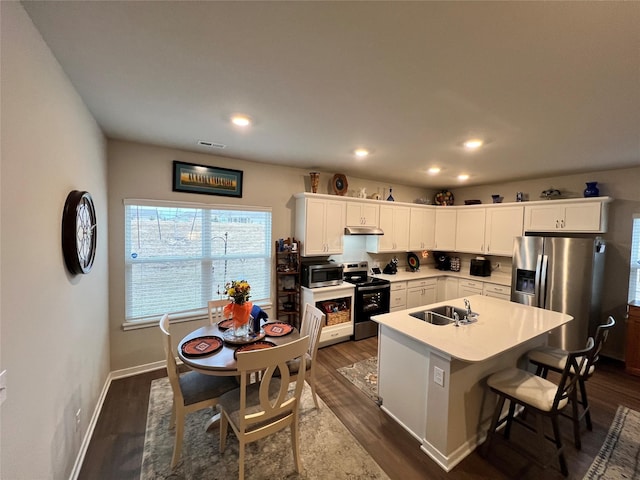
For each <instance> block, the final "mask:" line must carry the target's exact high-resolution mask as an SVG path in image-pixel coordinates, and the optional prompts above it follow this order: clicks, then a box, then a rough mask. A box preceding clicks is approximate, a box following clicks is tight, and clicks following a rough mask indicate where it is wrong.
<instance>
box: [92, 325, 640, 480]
mask: <svg viewBox="0 0 640 480" xmlns="http://www.w3.org/2000/svg"><path fill="white" fill-rule="evenodd" d="M377 348H378V347H377V339H376V338H369V339H366V340H361V341H359V342H344V343H340V344H337V345H333V346H330V347H326V348H322V349H320V350H319V352H318V357H319V363H318V383H319V385H318V393H319V395H320V397H321V398H322V399H323V400H324V402H325V403H326V404H327V405H328V406H329V407H330V408H331V410H332V411H333V412H334V413H335V414H336V415H337V416H338V418H339V419H340V420H341V421H342V423H344V424H345V425H346V426H347V428H348V429H349V430H350V431H351V433H352V434H353V435H354V436H355V437H356V438H357V439H358V441H359V442H360V443H361V444H362V446H363V447H364V448H365V449H366V450H367V451H368V452H369V453H370V455H371V456H372V457H373V458H374V459H375V461H376V462H378V464H379V465H380V466H381V467H382V468H383V469H384V471H385V472H386V473H387V474H388V475H389V477H390V478H391V479H393V480H395V479H401V480H411V479H427V478H428V479H441V478H442V479H444V478H447V479H455V480H458V479H460V480H463V479H522V478H530V479H540V478H545V479H555V478H557V479H562V478H564V477H563V476H562V475H561V474H560V472H559V471H558V470H557V467H556V468H550V469H547V470H546V471H541V470H540V469H538V467H536V466H534V465H531V464H530V463H529V462H527V461H526V460H525V459H523V458H522V457H520V456H519V455H518V454H517V453H515V452H514V451H512V450H510V449H509V448H508V447H507V446H503V445H497V446H496V448H495V449H492V452H491V454H490V455H489V457H488V458H487V459H485V458H482V457H481V456H480V455H479V454H478V453H477V452H474V453H472V454H471V455H469V456H468V457H467V458H466V459H465V460H463V461H462V462H461V463H460V464H459V465H457V466H456V467H455V468H454V469H453V470H452V471H451V472H449V473H446V472H445V471H443V470H442V469H441V468H440V467H438V466H437V465H436V463H435V462H433V461H432V460H431V459H430V458H429V457H428V456H427V455H426V454H425V453H423V452H422V451H421V450H420V448H419V444H418V442H417V441H416V440H415V439H414V438H413V437H412V436H410V435H409V434H408V433H406V432H405V431H404V430H403V429H402V428H401V427H400V426H398V424H396V423H395V422H394V421H393V420H391V419H390V418H389V417H388V416H387V415H386V414H384V413H383V412H382V411H381V410H380V409H379V408H378V406H377V405H376V404H375V403H374V402H373V401H372V400H370V399H369V398H368V397H366V396H365V395H364V394H363V393H362V392H361V391H360V390H358V389H357V388H356V387H354V386H353V385H352V384H351V383H350V382H349V381H348V380H346V379H345V378H344V377H343V376H342V375H341V374H340V373H338V372H337V369H338V368H340V367H342V366H345V365H349V364H352V363H354V362H357V361H359V360H364V359H365V358H368V357H371V356H373V355H376V354H377ZM164 375H165V372H164V370H157V371H154V372H150V373H145V374H141V375H137V376H135V377H129V378H124V379H120V380H115V381H114V382H112V384H111V388H110V389H109V392H108V394H107V398H106V399H105V403H104V407H103V409H102V413H101V415H100V418H99V419H98V422H97V424H96V428H95V430H94V434H93V438H92V440H91V443H90V445H89V448H88V450H87V454H86V456H85V460H84V464H83V466H82V469H81V472H80V475H79V478H80V479H81V480H83V479H87V480H96V479H100V480H103V479H104V480H107V479H114V480H116V479H117V480H125V479H137V478H138V477H139V475H140V464H141V460H142V450H143V443H144V432H145V426H146V418H147V405H148V402H149V388H150V384H151V381H152V380H154V379H156V378H159V377H162V376H164ZM587 389H588V392H589V395H590V404H591V409H592V419H593V425H594V427H593V431H592V432H587V431H586V429H585V430H584V433H583V435H582V450H580V451H577V450H576V449H575V448H574V446H573V442H572V437H571V425H570V423H569V421H568V420H565V419H562V420H561V429H562V433H563V436H564V444H565V445H566V456H567V460H568V465H569V472H570V476H569V478H572V479H573V478H575V479H579V478H582V477H583V475H584V473H585V472H586V470H587V469H588V467H589V465H590V464H591V462H592V460H593V458H594V457H595V455H596V454H597V452H598V451H599V449H600V447H601V445H602V442H603V440H604V438H605V436H606V433H607V431H608V429H609V425H610V424H611V421H612V419H613V416H614V414H615V412H616V409H617V407H618V405H624V406H627V407H630V408H632V409H634V410H637V411H640V377H633V376H631V375H627V374H625V373H624V368H623V366H622V364H621V363H620V362H616V361H613V360H607V359H602V360H601V362H600V364H599V365H598V369H597V371H596V373H595V375H594V376H593V377H592V378H591V379H590V380H589V382H588V383H587ZM513 435H514V436H515V437H516V438H517V439H519V440H521V441H522V442H525V443H526V442H527V441H528V440H529V439H528V437H527V435H530V434H529V433H527V432H526V430H524V429H522V428H518V427H517V426H515V427H514V428H513ZM520 435H522V437H521V438H518V436H520ZM194 480H197V479H194Z"/></svg>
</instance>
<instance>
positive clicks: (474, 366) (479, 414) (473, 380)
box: [421, 333, 548, 471]
mask: <svg viewBox="0 0 640 480" xmlns="http://www.w3.org/2000/svg"><path fill="white" fill-rule="evenodd" d="M547 337H548V334H546V333H545V334H542V335H540V336H538V337H535V338H533V339H531V340H529V341H527V342H525V343H523V344H520V345H517V346H516V347H514V348H512V349H509V350H508V351H506V352H504V353H501V354H500V355H496V356H494V357H492V358H489V359H487V360H485V361H483V362H463V361H460V360H456V359H451V360H449V357H447V356H442V355H440V353H439V352H438V351H435V350H432V351H431V354H430V366H431V370H432V371H431V378H430V380H429V385H428V391H429V396H428V398H427V423H426V435H425V438H424V440H423V444H422V447H421V448H422V450H423V451H425V452H426V453H427V454H428V455H429V456H430V457H431V458H432V459H434V460H435V461H436V462H437V463H438V464H439V465H440V466H441V467H442V468H443V469H445V470H446V471H450V470H451V469H452V468H453V467H455V466H456V465H457V464H458V463H459V462H460V461H461V460H462V459H464V458H465V457H466V456H467V455H469V453H471V452H472V451H473V450H475V448H476V447H477V446H478V445H480V444H481V443H482V442H483V441H484V439H485V438H486V434H487V430H488V428H489V423H490V421H491V415H492V414H493V410H494V408H495V402H496V397H495V395H494V394H493V393H492V392H491V390H490V389H489V388H488V387H487V384H486V379H487V377H489V376H490V375H491V374H493V373H495V372H498V371H500V370H503V369H505V368H508V367H515V366H517V367H519V368H524V369H529V370H532V368H531V366H530V365H529V362H528V361H527V358H526V353H527V352H528V351H529V350H531V349H533V348H535V347H537V346H539V345H544V344H546V343H547ZM434 367H438V368H442V369H443V370H444V371H445V378H444V380H445V382H444V388H443V387H440V386H438V385H436V384H435V383H434V381H433V369H434Z"/></svg>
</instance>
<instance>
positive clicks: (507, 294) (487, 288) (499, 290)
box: [482, 283, 511, 300]
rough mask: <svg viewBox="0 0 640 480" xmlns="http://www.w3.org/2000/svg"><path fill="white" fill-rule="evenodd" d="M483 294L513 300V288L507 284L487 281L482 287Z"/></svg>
mask: <svg viewBox="0 0 640 480" xmlns="http://www.w3.org/2000/svg"><path fill="white" fill-rule="evenodd" d="M482 294H483V295H486V296H487V297H495V298H500V299H502V300H511V289H510V288H509V287H507V286H505V285H498V284H496V283H485V284H484V287H483V289H482Z"/></svg>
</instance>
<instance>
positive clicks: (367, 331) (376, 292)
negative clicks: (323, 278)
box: [344, 262, 391, 340]
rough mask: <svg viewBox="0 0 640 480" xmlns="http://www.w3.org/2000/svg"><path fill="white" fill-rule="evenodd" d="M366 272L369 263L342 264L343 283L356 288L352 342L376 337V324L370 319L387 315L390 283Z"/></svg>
mask: <svg viewBox="0 0 640 480" xmlns="http://www.w3.org/2000/svg"><path fill="white" fill-rule="evenodd" d="M368 272H369V262H352V263H345V264H344V281H345V282H349V283H353V284H354V285H355V286H356V288H355V292H354V297H355V300H354V303H355V306H354V323H355V325H354V329H353V339H354V340H362V339H363V338H368V337H373V336H375V335H377V334H378V324H377V323H376V322H374V321H373V320H371V317H372V316H373V315H379V314H381V313H389V302H390V298H391V282H389V280H383V279H381V278H376V277H371V276H369V274H368Z"/></svg>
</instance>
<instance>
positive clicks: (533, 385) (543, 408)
mask: <svg viewBox="0 0 640 480" xmlns="http://www.w3.org/2000/svg"><path fill="white" fill-rule="evenodd" d="M593 346H594V342H593V339H592V338H589V340H588V342H587V348H584V349H582V350H577V351H575V352H568V353H567V360H566V364H565V367H564V369H563V371H562V377H561V379H560V382H559V383H558V385H556V384H554V383H553V382H550V381H549V380H547V379H545V378H542V377H540V376H538V375H535V374H533V373H531V372H528V371H526V370H521V369H519V368H508V369H506V370H502V371H500V372H497V373H494V374H493V375H491V376H490V377H489V378H488V379H487V385H488V386H489V388H491V391H493V392H494V393H496V394H497V395H498V403H497V405H496V409H495V411H494V413H493V419H492V421H491V427H490V428H489V432H488V434H487V440H486V442H485V445H484V446H483V453H484V454H485V455H487V454H488V453H489V450H490V447H491V442H492V440H493V439H494V436H495V434H496V429H497V428H498V427H499V426H500V425H502V424H503V423H505V422H506V425H505V428H504V438H505V439H509V435H510V431H511V425H512V423H513V422H516V423H519V424H521V425H523V426H525V427H527V428H529V429H530V430H533V431H535V432H536V436H537V438H538V445H536V446H532V449H536V450H537V451H538V452H539V455H544V451H545V447H546V440H551V441H553V442H554V443H555V448H556V451H555V453H554V455H553V457H554V458H555V457H556V456H557V457H558V460H559V462H560V471H561V472H562V474H563V475H565V476H567V475H568V474H569V471H568V469H567V462H566V460H565V458H564V447H563V446H562V439H561V437H560V430H559V428H558V416H559V414H560V410H562V409H563V408H564V407H565V406H566V405H567V404H568V403H569V402H570V401H572V404H573V408H574V409H577V404H576V402H575V399H576V385H577V383H578V376H577V375H573V374H572V372H581V371H582V370H583V369H584V368H585V366H586V363H587V355H588V354H589V352H590V351H591V350H593ZM506 400H509V411H508V413H507V415H506V416H505V417H504V418H502V419H500V416H501V415H502V409H503V408H504V404H505V401H506ZM517 405H521V406H522V407H524V409H525V411H527V412H530V413H533V414H534V415H535V417H536V419H535V420H536V421H535V426H531V425H529V424H527V423H525V422H524V421H522V420H520V419H519V418H517V417H516V416H515V411H516V406H517ZM544 417H548V418H549V419H550V420H551V426H552V428H553V438H549V437H547V436H546V435H545V433H544ZM512 447H513V448H514V449H515V450H517V451H519V452H520V453H522V454H523V455H524V456H526V457H527V458H529V459H531V460H533V461H536V462H539V463H542V465H543V466H544V467H546V466H548V465H547V464H548V462H546V463H545V462H541V461H540V459H539V458H538V456H535V455H532V454H530V453H529V452H527V451H526V450H524V449H522V448H518V447H516V446H515V445H513V444H512Z"/></svg>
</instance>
